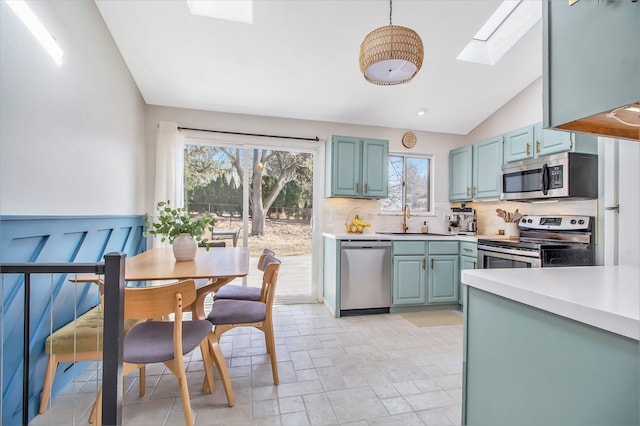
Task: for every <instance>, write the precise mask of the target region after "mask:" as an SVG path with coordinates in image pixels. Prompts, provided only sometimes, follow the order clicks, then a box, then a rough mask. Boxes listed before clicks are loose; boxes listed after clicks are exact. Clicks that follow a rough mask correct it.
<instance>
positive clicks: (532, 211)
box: [467, 200, 598, 235]
mask: <svg viewBox="0 0 640 426" xmlns="http://www.w3.org/2000/svg"><path fill="white" fill-rule="evenodd" d="M467 206H468V207H473V208H474V209H476V214H477V216H478V233H479V234H484V235H494V234H497V233H498V230H500V229H504V220H502V218H500V217H498V214H497V213H496V209H502V210H506V211H509V212H514V211H515V210H516V209H518V212H519V213H522V214H523V215H578V216H597V214H598V200H583V201H558V202H553V203H518V202H507V201H493V202H475V203H467Z"/></svg>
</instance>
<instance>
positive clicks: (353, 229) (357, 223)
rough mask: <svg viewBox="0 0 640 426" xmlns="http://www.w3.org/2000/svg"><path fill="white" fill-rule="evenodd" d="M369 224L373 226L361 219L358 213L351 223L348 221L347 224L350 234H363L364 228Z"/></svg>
mask: <svg viewBox="0 0 640 426" xmlns="http://www.w3.org/2000/svg"><path fill="white" fill-rule="evenodd" d="M369 226H371V224H370V223H369V222H365V221H364V220H362V219H360V217H359V216H358V215H355V216H354V217H353V220H352V221H351V223H347V225H346V227H347V232H348V233H349V234H362V232H363V231H364V228H368V227H369Z"/></svg>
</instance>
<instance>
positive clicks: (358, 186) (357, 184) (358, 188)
mask: <svg viewBox="0 0 640 426" xmlns="http://www.w3.org/2000/svg"><path fill="white" fill-rule="evenodd" d="M358 191H360V184H359V183H358V182H356V192H358Z"/></svg>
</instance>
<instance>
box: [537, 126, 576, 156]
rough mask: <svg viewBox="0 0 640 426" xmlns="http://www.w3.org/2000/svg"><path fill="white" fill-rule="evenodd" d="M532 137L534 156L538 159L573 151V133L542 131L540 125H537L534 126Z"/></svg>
mask: <svg viewBox="0 0 640 426" xmlns="http://www.w3.org/2000/svg"><path fill="white" fill-rule="evenodd" d="M534 136H535V155H536V156H538V157H540V156H543V155H549V154H556V153H558V152H566V151H571V150H572V149H573V139H574V134H573V133H570V132H560V131H557V130H549V129H543V128H542V123H537V124H536V125H535V126H534Z"/></svg>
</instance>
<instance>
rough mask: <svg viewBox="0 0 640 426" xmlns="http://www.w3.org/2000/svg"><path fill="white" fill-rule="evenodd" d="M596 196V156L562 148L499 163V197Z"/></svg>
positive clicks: (582, 197) (574, 197) (516, 198)
mask: <svg viewBox="0 0 640 426" xmlns="http://www.w3.org/2000/svg"><path fill="white" fill-rule="evenodd" d="M547 198H567V199H582V200H584V199H595V198H598V156H597V155H595V154H580V153H575V152H564V153H561V154H554V155H549V156H546V157H540V158H534V159H531V160H524V161H519V162H517V163H510V164H505V165H503V166H502V195H501V196H500V199H501V200H519V201H535V200H543V199H547Z"/></svg>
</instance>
